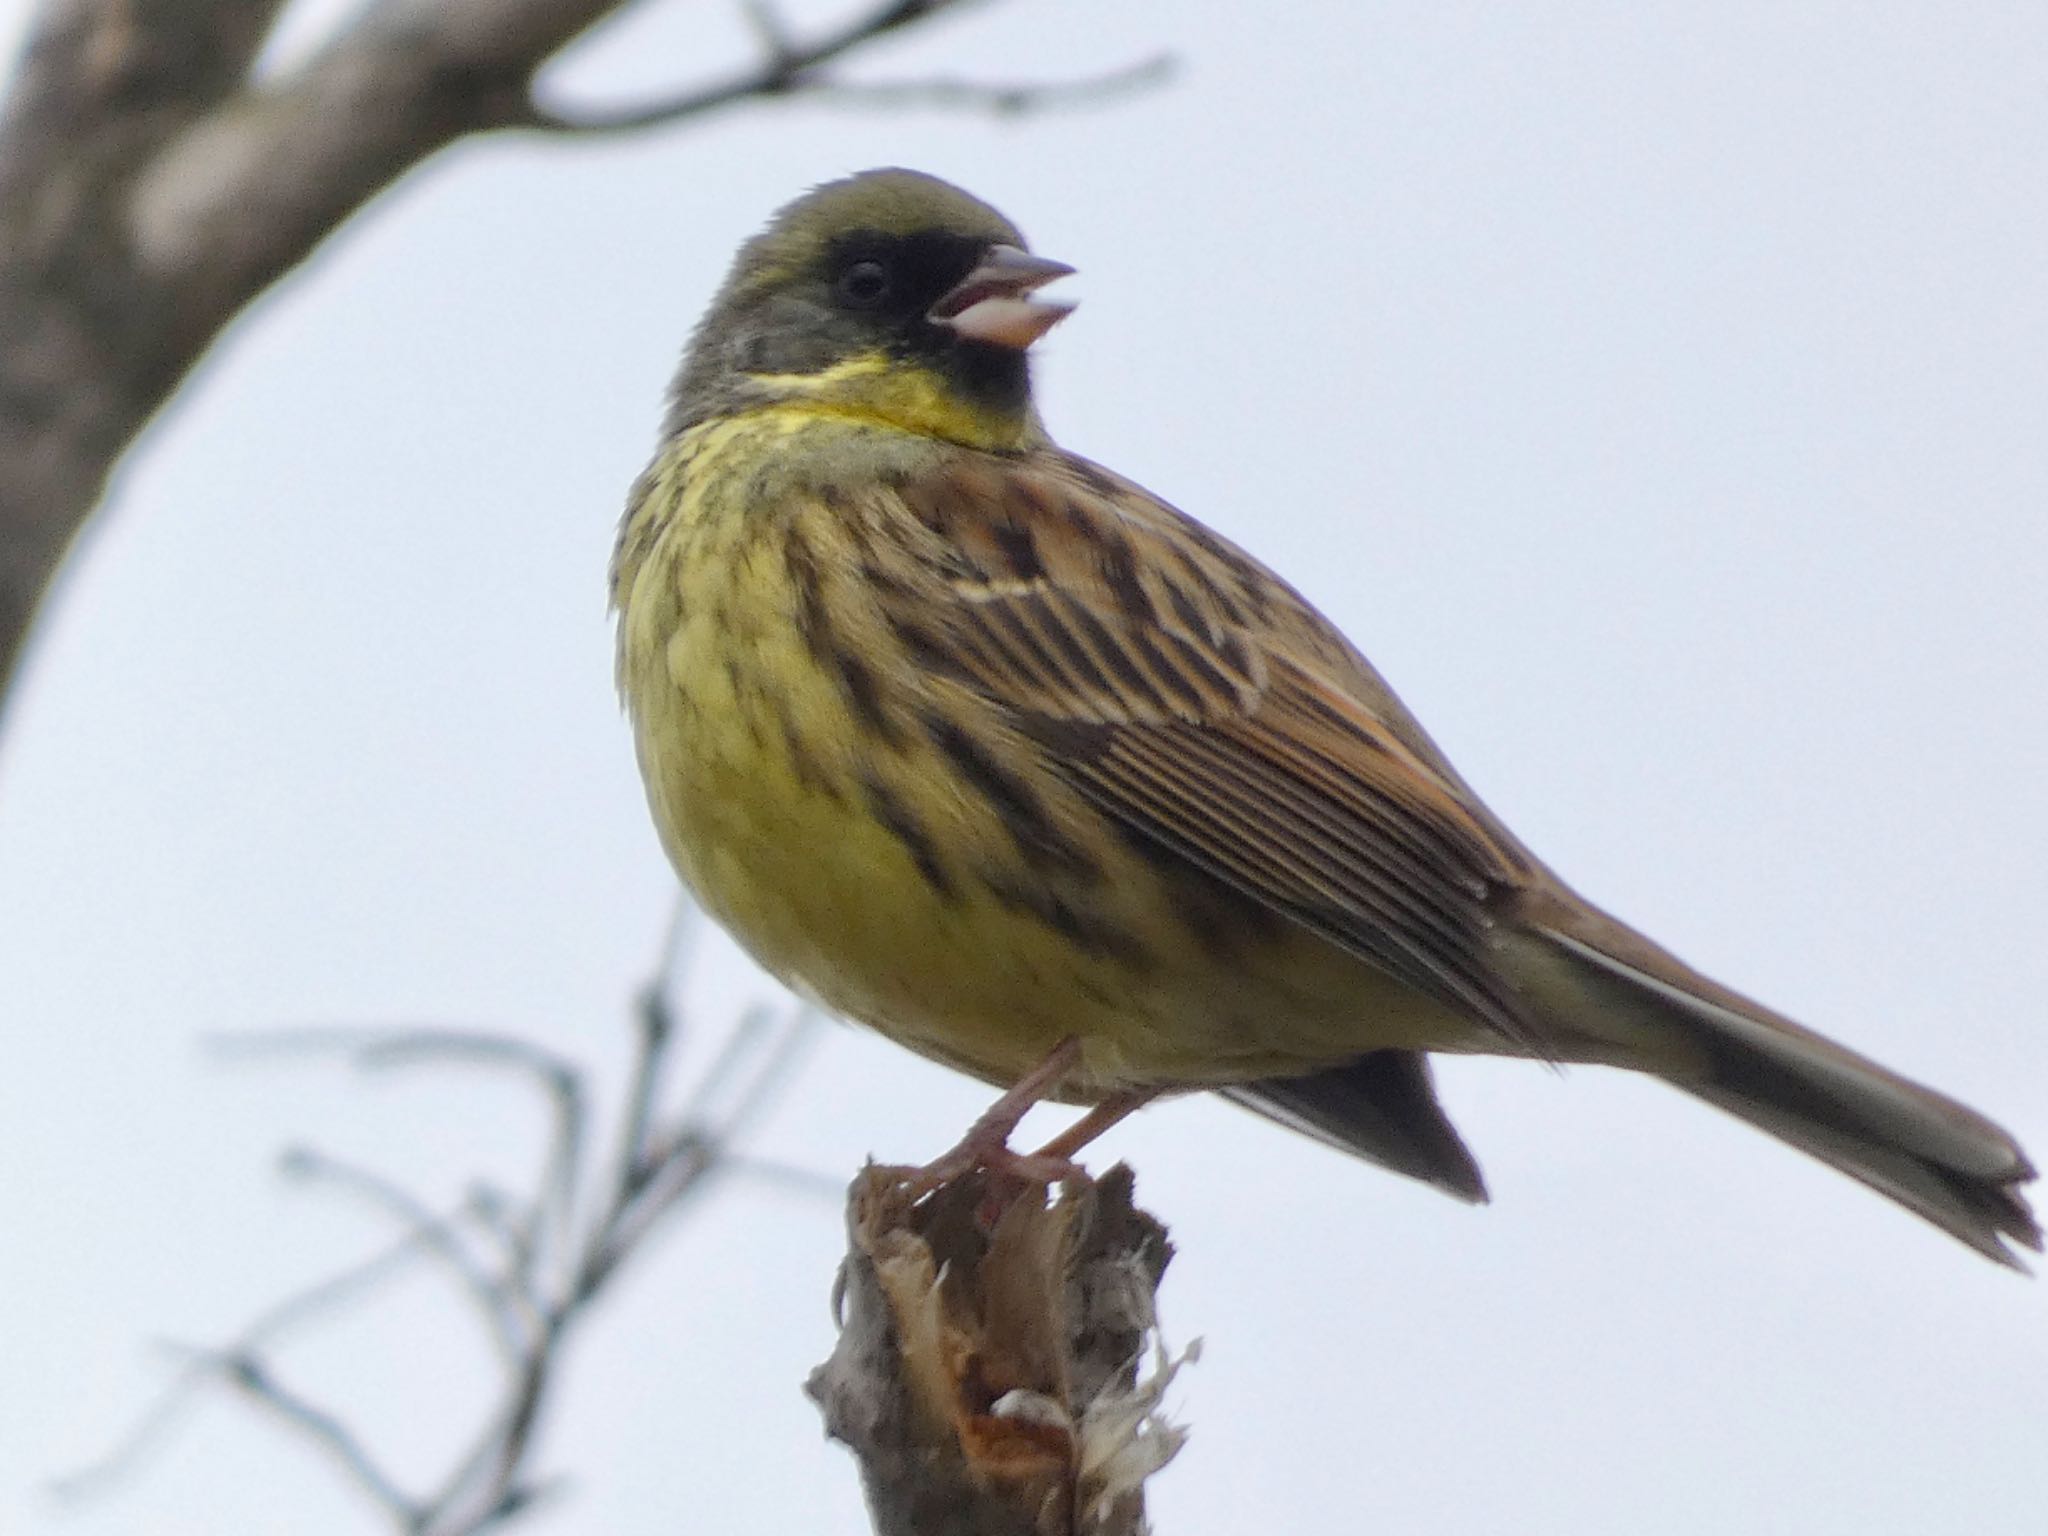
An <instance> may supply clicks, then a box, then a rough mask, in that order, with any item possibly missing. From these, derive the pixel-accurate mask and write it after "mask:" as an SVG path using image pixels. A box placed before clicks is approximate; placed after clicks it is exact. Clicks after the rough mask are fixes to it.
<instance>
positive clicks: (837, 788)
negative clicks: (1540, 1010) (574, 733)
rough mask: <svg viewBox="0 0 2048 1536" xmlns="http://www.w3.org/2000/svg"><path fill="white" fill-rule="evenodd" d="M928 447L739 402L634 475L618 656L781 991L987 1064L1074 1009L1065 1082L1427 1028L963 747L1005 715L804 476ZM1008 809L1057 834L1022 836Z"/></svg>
mask: <svg viewBox="0 0 2048 1536" xmlns="http://www.w3.org/2000/svg"><path fill="white" fill-rule="evenodd" d="M928 451H929V447H928V445H927V444H926V443H924V442H923V441H922V440H920V439H917V438H915V437H913V436H911V435H910V434H904V433H898V432H893V431H891V430H890V429H889V428H887V427H885V426H882V425H880V424H877V423H873V422H864V421H860V420H854V419H848V418H846V417H844V416H831V415H824V414H820V413H816V412H810V411H805V410H800V409H775V410H762V411H755V412H751V413H748V414H747V415H744V416H740V417H736V418H731V419H727V420H722V421H719V422H715V423H712V424H709V425H706V426H703V427H699V428H696V429H694V430H693V431H692V432H690V433H689V434H687V435H685V436H684V437H683V438H682V439H680V440H679V441H678V442H677V443H676V444H675V445H674V446H673V448H672V449H671V450H670V451H669V452H668V453H667V454H666V455H664V457H663V458H662V459H661V460H659V461H657V463H656V465H655V466H654V468H653V469H651V470H650V472H649V474H648V475H647V476H646V477H645V478H644V479H643V481H642V484H641V486H640V488H639V490H638V492H637V495H636V503H635V507H634V509H633V511H632V512H630V513H629V516H628V520H627V524H626V527H625V529H624V531H623V533H622V536H621V544H620V558H619V564H618V568H617V570H616V571H615V582H616V583H617V585H616V589H615V592H616V600H617V601H618V603H619V606H620V609H621V618H620V653H619V666H620V682H621V686H622V688H623V690H624V693H625V695H626V698H627V701H628V704H629V707H630V709H631V712H632V715H633V720H634V725H635V730H636V740H637V744H638V750H639V754H640V764H641V769H642V773H643V775H644V776H645V779H646V782H647V787H648V795H649V800H650V804H651V805H652V808H653V811H654V816H655V820H656V822H657V824H658V825H659V827H660V829H661V833H662V836H663V839H664V842H665V844H666V846H667V849H668V852H669V854H670V856H671V858H672V859H673V860H674V862H675V865H676V868H677V869H678V871H679V872H680V873H681V874H682V876H683V878H684V880H685V881H686V883H687V884H688V885H689V886H690V887H691V889H692V890H693V891H694V892H695V893H696V895H697V898H698V899H699V900H700V901H701V902H702V903H703V905H704V906H705V907H706V908H707V910H709V911H710V912H711V913H712V914H713V915H714V916H715V917H717V918H718V919H719V921H720V922H721V923H723V924H724V925H725V926H726V927H727V928H728V929H729V930H730V931H731V932H732V933H733V934H734V935H735V936H736V937H737V938H738V939H739V940H740V942H741V943H742V944H743V945H744V946H745V947H746V948H747V949H748V950H749V951H750V952H751V953H752V954H753V955H754V956H755V957H756V959H758V960H759V961H760V962H761V964H762V965H763V966H764V967H765V968H767V969H768V970H769V971H770V972H772V973H773V974H775V975H777V976H778V977H780V978H782V979H783V980H784V981H786V982H787V983H789V984H790V985H791V986H793V987H795V988H796V989H798V990H799V991H801V992H804V993H806V994H807V995H811V996H814V997H816V998H818V999H819V1000H820V1001H821V1002H823V1003H824V1004H825V1005H826V1006H827V1007H829V1008H831V1009H833V1010H834V1011H836V1012H838V1013H840V1014H843V1015H845V1016H847V1017H850V1018H853V1019H856V1020H859V1021H861V1022H864V1023H867V1024H870V1025H872V1026H874V1027H875V1028H877V1029H879V1030H881V1031H882V1032H884V1033H885V1034H888V1035H890V1036H891V1037H892V1038H895V1039H897V1040H899V1041H901V1042H902V1043H904V1044H906V1045H909V1046H911V1047H912V1048H914V1049H916V1050H919V1051H921V1052H923V1053H924V1054H926V1055H930V1056H933V1057H935V1058H937V1059H939V1060H942V1061H945V1062H947V1063H949V1064H951V1065H954V1066H956V1067H959V1068H961V1069H963V1070H966V1071H969V1072H972V1073H974V1074H976V1075H978V1076H981V1077H983V1078H986V1079H989V1080H991V1081H995V1082H1006V1081H1010V1080H1014V1079H1015V1078H1016V1077H1018V1076H1020V1075H1022V1074H1023V1073H1024V1072H1025V1071H1027V1070H1028V1069H1029V1068H1030V1067H1031V1066H1033V1065H1035V1064H1036V1063H1037V1062H1038V1061H1039V1060H1041V1059H1042V1058H1043V1057H1044V1056H1045V1055H1046V1054H1047V1053H1048V1052H1049V1051H1050V1050H1051V1049H1052V1048H1053V1047H1054V1046H1055V1045H1056V1044H1057V1043H1058V1042H1059V1041H1060V1040H1062V1039H1064V1038H1066V1037H1067V1036H1069V1035H1075V1036H1079V1037H1080V1039H1081V1041H1082V1047H1083V1061H1084V1071H1085V1076H1086V1080H1085V1081H1084V1082H1081V1083H1078V1084H1076V1085H1074V1096H1076V1097H1092V1096H1095V1095H1097V1094H1099V1093H1102V1092H1106V1091H1109V1090H1110V1089H1113V1088H1115V1087H1118V1086H1125V1085H1138V1084H1144V1085H1160V1084H1174V1085H1186V1086H1195V1085H1201V1084H1213V1083H1219V1082H1229V1081H1237V1080H1243V1079H1245V1078H1249V1077H1256V1076H1265V1075H1274V1074H1281V1073H1291V1072H1299V1071H1305V1070H1309V1069H1311V1068H1313V1067H1316V1066H1321V1065H1326V1064H1329V1063H1331V1062H1334V1061H1338V1060H1343V1059H1346V1058H1348V1057H1350V1056H1353V1055H1356V1054H1357V1053H1358V1052H1359V1051H1360V1050H1361V1049H1365V1048H1369V1047H1370V1046H1371V1045H1378V1044H1406V1043H1419V1040H1420V1037H1421V1036H1422V1035H1425V1034H1432V1033H1440V1032H1441V1028H1442V1025H1441V1020H1440V1019H1438V1018H1435V1017H1424V1016H1422V1015H1416V1016H1414V1017H1413V1018H1410V1017H1408V1015H1409V1014H1412V1013H1413V1012H1414V1007H1415V1002H1416V1000H1415V999H1414V998H1413V995H1412V994H1408V993H1406V992H1405V990H1404V989H1399V988H1397V987H1394V986H1393V985H1392V984H1391V983H1385V982H1382V981H1380V980H1378V979H1376V977H1375V975H1374V973H1371V972H1369V971H1367V970H1365V969H1364V968H1363V967H1361V966H1359V965H1358V964H1357V963H1356V962H1355V961H1352V960H1351V959H1349V958H1348V957H1346V956H1344V955H1341V954H1340V953H1338V952H1337V951H1335V950H1333V949H1331V948H1329V947H1328V946H1326V945H1324V944H1322V943H1320V942H1319V941H1316V940H1314V939H1311V938H1309V937H1308V936H1307V935H1306V934H1304V933H1301V932H1299V931H1297V930H1295V929H1293V928H1292V927H1291V926H1289V925H1287V924H1285V923H1284V922H1281V921H1279V920H1277V919H1276V920H1271V921H1259V920H1257V918H1258V914H1256V913H1248V912H1245V911H1244V910H1242V909H1240V908H1238V907H1235V906H1233V905H1232V904H1231V903H1230V902H1229V901H1228V900H1226V899H1225V896H1224V894H1223V893H1219V892H1218V891H1216V890H1213V889H1210V888H1208V887H1207V886H1205V885H1204V884H1203V883H1202V882H1200V881H1199V880H1196V879H1194V878H1192V877H1191V876H1188V877H1184V878H1181V879H1176V878H1175V877H1174V876H1173V874H1172V873H1171V871H1170V870H1163V869H1162V866H1161V865H1160V864H1159V863H1158V862H1157V861H1156V860H1147V859H1145V858H1143V857H1141V856H1140V855H1139V854H1137V853H1134V852H1133V851H1132V847H1131V845H1130V843H1129V842H1128V841H1127V840H1126V839H1125V838H1123V837H1122V836H1121V835H1119V834H1118V833H1117V831H1116V830H1115V829H1114V828H1112V827H1109V826H1107V825H1106V824H1104V823H1103V822H1102V821H1101V819H1100V818H1099V817H1098V816H1097V814H1096V813H1095V812H1094V811H1093V810H1092V808H1090V807H1089V806H1088V805H1087V804H1085V803H1084V802H1082V801H1081V800H1080V799H1079V797H1078V796H1075V795H1074V794H1072V793H1071V792H1070V791H1069V790H1067V789H1066V788H1065V787H1064V786H1063V785H1062V784H1061V783H1060V782H1059V781H1058V780H1057V779H1056V778H1055V777H1054V776H1053V775H1052V774H1051V772H1050V771H1049V770H1048V769H1047V768H1046V766H1045V765H1044V764H1042V763H1041V762H1040V761H1039V760H1038V759H1037V758H1036V756H1035V754H1034V753H1033V752H1032V751H1031V750H1030V749H1029V748H1028V747H1026V746H1025V745H1024V744H1023V743H1022V742H1021V741H1018V742H1009V743H1007V745H1011V746H1014V747H1015V749H1016V750H1015V752H1014V754H1012V753H1010V752H1004V753H1002V754H1001V761H1000V767H998V766H997V764H996V763H995V762H994V761H993V758H992V755H991V754H990V753H988V752H987V751H985V750H983V749H982V748H976V749H975V750H974V751H972V752H970V751H969V750H968V749H966V748H964V747H963V746H962V745H961V742H960V738H959V734H958V733H957V732H956V731H954V730H953V725H954V723H956V722H958V721H960V720H961V719H963V718H964V716H963V713H962V712H973V711H976V710H979V711H980V713H979V714H978V715H976V716H975V717H974V718H972V719H971V720H969V721H968V722H967V723H969V724H971V726H972V728H973V734H974V739H975V740H976V741H978V742H980V743H983V744H984V745H985V744H987V743H989V742H996V743H1005V738H1004V736H1003V731H1004V729H1005V727H1004V726H1003V724H1002V723H1001V722H1000V721H999V720H997V719H996V718H995V717H994V715H993V712H992V711H990V710H989V709H988V707H987V706H985V705H979V704H977V703H976V702H975V701H974V700H972V699H970V698H968V697H966V696H964V695H962V694H960V693H958V692H950V693H949V692H948V691H947V687H946V685H944V684H943V683H941V682H940V681H938V680H935V679H933V678H932V677H930V676H929V675H927V674H925V673H924V672H922V671H920V670H919V669H917V668H915V667H913V666H911V665H909V664H908V663H907V662H906V660H905V658H904V657H903V656H902V654H901V650H900V647H899V646H898V644H897V643H896V641H895V640H894V638H893V637H892V636H890V635H888V634H886V633H884V632H882V631H881V629H880V628H879V625H880V620H879V618H878V617H877V613H876V609H875V606H874V605H873V604H872V603H870V602H866V601H864V600H863V595H862V587H861V583H862V582H863V581H864V580H867V579H869V577H868V575H867V573H866V571H865V568H864V565H863V556H862V552H861V549H862V544H863V542H864V541H868V540H872V539H873V538H876V537H885V536H887V533H888V530H887V529H886V528H874V527H861V526H858V525H856V524H855V523H850V522H849V518H850V517H851V516H852V515H853V514H851V513H849V511H848V510H847V500H846V498H844V497H840V496H834V495H826V494H820V493H819V486H820V484H823V483H828V482H829V475H828V474H826V472H825V471H824V470H822V469H820V468H819V466H826V465H831V466H840V465H846V464H851V465H854V466H856V467H861V468H867V467H872V466H873V465H874V464H875V463H876V461H878V460H880V461H882V462H883V463H884V464H886V463H887V462H888V461H889V460H890V459H891V456H897V457H901V456H905V455H908V456H911V457H914V456H916V455H917V454H919V453H924V452H928ZM820 476H824V479H822V480H821V479H820ZM871 513H872V508H871V507H870V509H869V512H868V513H864V514H863V515H871ZM1020 807H1021V808H1022V809H1020ZM1027 811H1028V814H1029V815H1031V816H1035V817H1037V818H1040V819H1041V820H1042V821H1043V823H1044V825H1043V827H1042V828H1041V829H1040V831H1041V832H1042V835H1041V836H1038V837H1036V838H1035V840H1034V841H1035V844H1036V845H1037V846H1039V847H1040V848H1042V849H1052V850H1054V852H1053V853H1050V854H1045V855H1043V856H1040V857H1036V858H1025V857H1023V856H1021V855H1020V852H1019V849H1020V839H1019V838H1018V835H1017V826H1016V822H1017V819H1018V817H1019V816H1020V815H1023V814H1026V812H1027ZM1375 1007H1377V1009H1378V1011H1379V1012H1380V1014H1381V1015H1382V1018H1381V1019H1380V1020H1379V1021H1378V1023H1377V1025H1376V1026H1375V1027H1374V1028H1373V1029H1372V1030H1371V1036H1372V1038H1371V1039H1370V1040H1366V1041H1362V1040H1361V1034H1360V1018H1361V1014H1362V1013H1365V1012H1369V1011H1371V1010H1373V1009H1374V1008H1375ZM1410 1037H1414V1039H1413V1041H1411V1038H1410Z"/></svg>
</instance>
